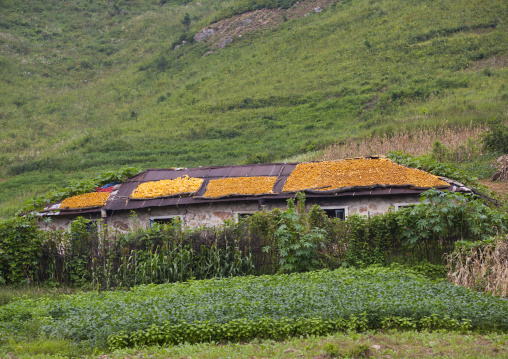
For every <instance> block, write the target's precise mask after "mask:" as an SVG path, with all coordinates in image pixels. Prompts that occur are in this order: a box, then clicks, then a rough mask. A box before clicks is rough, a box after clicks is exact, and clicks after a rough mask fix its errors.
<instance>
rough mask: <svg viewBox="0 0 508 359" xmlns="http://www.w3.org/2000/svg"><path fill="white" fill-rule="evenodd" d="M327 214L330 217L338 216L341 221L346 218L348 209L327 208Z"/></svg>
mask: <svg viewBox="0 0 508 359" xmlns="http://www.w3.org/2000/svg"><path fill="white" fill-rule="evenodd" d="M323 210H324V211H325V213H326V215H327V216H328V217H330V218H338V219H340V220H341V221H343V220H345V219H346V209H345V208H333V209H325V208H323Z"/></svg>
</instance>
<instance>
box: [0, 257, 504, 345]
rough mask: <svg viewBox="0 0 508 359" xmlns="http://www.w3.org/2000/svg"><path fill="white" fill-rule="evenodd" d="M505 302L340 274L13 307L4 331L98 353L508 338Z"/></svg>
mask: <svg viewBox="0 0 508 359" xmlns="http://www.w3.org/2000/svg"><path fill="white" fill-rule="evenodd" d="M507 314H508V301H507V300H505V299H501V298H495V297H487V296H485V295H483V294H480V293H474V292H472V291H469V290H467V289H464V288H462V287H456V286H453V285H451V284H448V283H445V282H432V281H430V280H428V279H425V278H424V277H420V276H418V275H414V274H409V273H406V272H403V271H397V270H395V271H394V270H391V271H390V270H387V269H383V268H376V267H374V268H370V269H364V270H355V269H338V270H335V271H318V272H307V273H300V274H292V275H275V276H261V277H252V276H251V277H236V278H230V279H220V280H218V279H212V280H204V281H189V282H185V283H175V284H164V285H158V286H156V285H147V286H139V287H134V288H132V290H130V291H116V292H115V291H113V292H100V293H97V292H91V293H86V294H79V295H73V296H69V297H66V298H64V299H59V300H49V299H43V300H36V301H33V300H19V301H15V302H11V303H9V304H7V305H5V306H3V307H1V308H0V320H1V322H0V331H1V332H4V333H6V332H9V333H19V334H23V332H25V331H27V330H29V329H30V330H33V328H34V326H35V327H38V328H39V332H40V333H41V334H43V335H45V336H47V337H49V338H59V337H63V338H64V339H71V340H74V341H77V342H81V343H83V344H84V343H86V345H89V346H94V347H99V348H101V347H103V348H104V347H106V346H109V347H110V348H118V347H126V346H139V345H149V344H163V343H165V344H168V343H173V344H176V343H181V342H188V343H192V342H205V341H212V340H214V341H244V340H249V339H252V338H255V337H257V338H265V339H268V338H272V339H284V338H287V337H291V336H298V335H306V334H314V335H323V334H327V333H333V332H337V331H347V330H354V331H363V330H366V329H377V328H405V329H429V330H432V329H439V328H444V329H448V330H463V331H466V330H474V331H480V332H492V331H497V332H507V331H508V315H507Z"/></svg>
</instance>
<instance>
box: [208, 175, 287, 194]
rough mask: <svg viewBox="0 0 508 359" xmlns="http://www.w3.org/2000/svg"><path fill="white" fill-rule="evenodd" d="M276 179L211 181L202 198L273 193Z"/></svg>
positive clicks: (246, 178) (234, 178) (249, 178)
mask: <svg viewBox="0 0 508 359" xmlns="http://www.w3.org/2000/svg"><path fill="white" fill-rule="evenodd" d="M276 180H277V177H233V178H221V179H215V180H211V181H210V183H209V184H208V186H207V188H206V193H205V194H204V197H207V198H217V197H222V196H228V195H256V194H268V193H273V185H274V184H275V181H276Z"/></svg>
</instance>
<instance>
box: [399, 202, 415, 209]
mask: <svg viewBox="0 0 508 359" xmlns="http://www.w3.org/2000/svg"><path fill="white" fill-rule="evenodd" d="M415 205H416V204H409V203H395V209H396V210H398V209H399V208H407V207H413V206H415Z"/></svg>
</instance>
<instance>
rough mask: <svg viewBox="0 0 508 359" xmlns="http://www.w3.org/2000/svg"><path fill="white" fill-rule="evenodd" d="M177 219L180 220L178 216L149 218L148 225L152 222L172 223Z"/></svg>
mask: <svg viewBox="0 0 508 359" xmlns="http://www.w3.org/2000/svg"><path fill="white" fill-rule="evenodd" d="M177 220H181V218H180V216H169V217H155V218H150V227H151V226H152V224H154V223H157V224H173V223H175V221H177Z"/></svg>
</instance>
